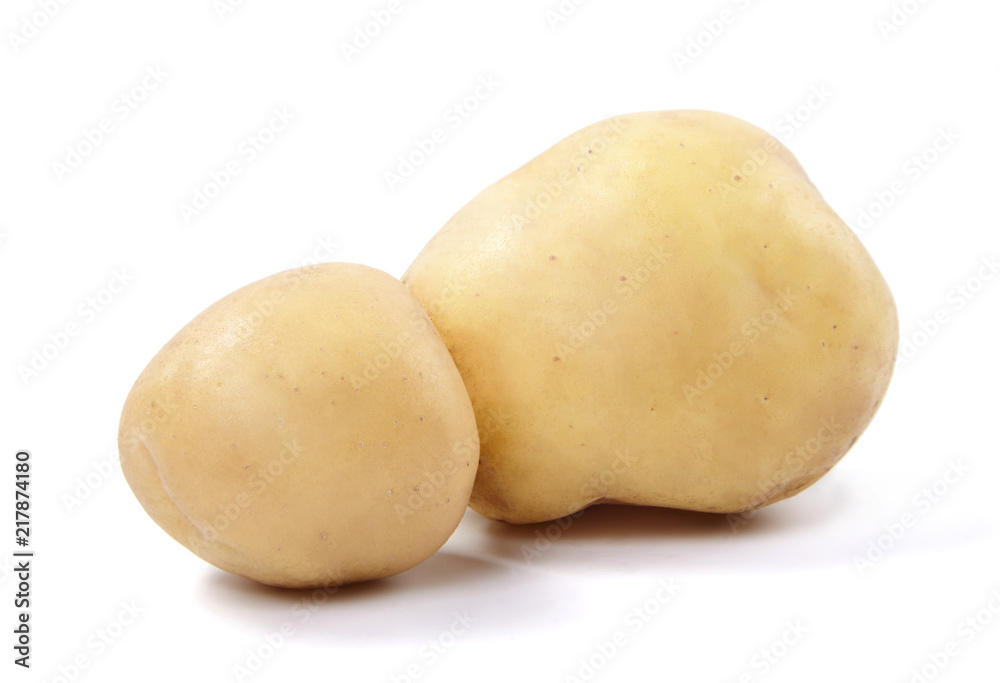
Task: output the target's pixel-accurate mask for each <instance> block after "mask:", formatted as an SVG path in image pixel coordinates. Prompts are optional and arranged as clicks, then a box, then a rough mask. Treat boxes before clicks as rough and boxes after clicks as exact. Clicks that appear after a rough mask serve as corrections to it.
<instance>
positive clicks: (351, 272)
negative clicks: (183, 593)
mask: <svg viewBox="0 0 1000 683" xmlns="http://www.w3.org/2000/svg"><path fill="white" fill-rule="evenodd" d="M478 448H479V445H478V434H477V430H476V424H475V419H474V415H473V412H472V407H471V404H470V402H469V398H468V394H467V393H466V391H465V388H464V386H463V384H462V380H461V377H460V376H459V374H458V371H457V370H456V368H455V365H454V363H453V362H452V359H451V356H450V355H449V354H448V352H447V350H446V348H445V346H444V343H443V342H442V341H441V338H440V336H439V335H438V333H437V332H436V330H435V329H434V327H433V325H432V324H431V323H430V320H429V319H428V318H427V316H426V314H425V313H424V311H423V309H422V308H421V307H420V306H419V304H418V303H417V301H416V300H415V299H414V298H413V297H412V295H411V294H410V293H409V292H408V291H407V290H406V288H405V287H404V286H403V285H402V284H401V283H400V282H399V281H398V280H396V279H395V278H392V277H391V276H389V275H387V274H385V273H383V272H381V271H378V270H375V269H373V268H368V267H365V266H360V265H354V264H344V263H337V264H322V265H318V266H307V267H304V268H298V269H294V270H290V271H286V272H283V273H279V274H277V275H273V276H271V277H268V278H266V279H264V280H260V281H259V282H256V283H253V284H251V285H249V286H247V287H244V288H243V289H240V290H238V291H236V292H234V293H232V294H230V295H229V296H227V297H225V298H224V299H222V300H220V301H218V302H217V303H215V304H213V305H212V306H210V307H209V308H208V309H206V310H205V311H204V312H203V313H201V314H200V315H199V316H197V317H196V318H195V319H194V320H192V321H191V322H190V323H189V324H188V325H187V326H185V327H184V328H183V329H182V330H181V331H180V332H178V333H177V335H176V336H174V338H173V339H171V340H170V342H168V343H167V345H166V346H164V347H163V349H162V350H161V351H160V352H159V353H158V354H157V355H156V356H155V357H154V358H153V360H152V361H151V362H150V363H149V365H148V366H147V367H146V369H145V370H144V371H143V372H142V374H141V375H140V376H139V378H138V380H137V381H136V383H135V385H134V386H133V387H132V390H131V392H130V393H129V395H128V398H127V400H126V402H125V406H124V409H123V411H122V416H121V424H120V429H119V450H120V454H121V463H122V471H123V472H124V474H125V478H126V480H127V481H128V483H129V486H130V487H131V488H132V491H133V492H134V493H135V495H136V498H138V500H139V502H140V503H141V504H142V506H143V508H144V509H145V510H146V512H147V513H148V514H149V515H150V517H152V518H153V520H154V521H155V522H156V523H157V524H159V525H160V526H161V527H162V528H163V529H164V530H165V531H167V533H169V534H170V535H171V536H172V537H173V538H174V539H176V540H177V541H178V542H180V543H181V544H183V545H184V546H186V547H187V548H189V549H190V550H191V551H193V552H194V553H195V554H197V555H198V556H199V557H201V558H203V559H205V560H206V561H208V562H210V563H212V564H213V565H215V566H217V567H219V568H221V569H224V570H226V571H228V572H231V573H233V574H237V575H240V576H244V577H247V578H249V579H253V580H255V581H259V582H261V583H265V584H270V585H275V586H289V587H306V586H321V585H323V586H333V585H338V584H341V583H346V582H350V581H361V580H366V579H374V578H379V577H385V576H391V575H393V574H396V573H399V572H402V571H404V570H406V569H409V568H410V567H413V566H415V565H416V564H418V563H420V562H422V561H423V560H424V559H426V558H427V557H429V556H430V555H431V554H432V553H434V552H435V551H436V550H437V549H438V548H439V547H440V546H441V545H442V544H443V543H444V542H445V541H446V540H447V539H448V537H449V536H450V535H451V534H452V532H453V531H454V529H455V527H456V526H457V525H458V523H459V521H460V520H461V518H462V515H463V513H464V511H465V508H466V504H467V501H468V498H469V493H470V491H471V488H472V482H473V480H474V478H475V472H476V466H477V463H478Z"/></svg>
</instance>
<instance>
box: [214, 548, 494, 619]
mask: <svg viewBox="0 0 1000 683" xmlns="http://www.w3.org/2000/svg"><path fill="white" fill-rule="evenodd" d="M497 573H506V570H505V569H504V568H503V566H502V564H501V563H498V562H497V561H496V560H491V559H489V558H488V557H470V556H468V555H459V554H457V553H452V552H449V551H447V550H441V551H439V552H437V553H435V554H434V555H432V556H431V557H430V558H428V559H427V560H425V561H424V562H422V563H421V564H419V565H417V566H416V567H414V568H412V569H409V570H407V571H405V572H403V573H401V574H397V575H395V576H389V577H386V578H383V579H374V580H372V581H360V582H357V583H346V584H343V585H341V586H331V587H329V588H324V587H322V586H319V587H315V588H279V587H276V586H267V585H264V584H261V583H257V582H255V581H251V580H250V579H244V578H242V577H239V576H234V575H233V574H229V573H227V572H224V571H219V570H216V571H213V572H212V574H211V575H210V576H208V577H207V579H206V587H207V588H208V590H209V591H211V592H212V593H214V594H216V595H220V596H222V599H226V600H228V599H230V598H238V599H240V600H241V601H250V602H252V603H255V604H256V605H257V606H258V607H266V606H268V605H269V604H271V605H277V606H278V607H280V608H286V607H288V606H291V605H294V604H295V603H297V602H300V601H307V602H310V603H312V604H325V603H327V602H338V603H349V602H353V601H357V600H371V599H372V598H375V597H379V596H388V595H391V594H392V593H396V592H400V591H404V592H407V593H412V592H415V591H422V592H436V591H450V590H454V589H455V588H456V587H457V586H461V585H463V584H469V583H477V582H481V581H488V580H489V579H490V577H491V576H492V575H495V574H497Z"/></svg>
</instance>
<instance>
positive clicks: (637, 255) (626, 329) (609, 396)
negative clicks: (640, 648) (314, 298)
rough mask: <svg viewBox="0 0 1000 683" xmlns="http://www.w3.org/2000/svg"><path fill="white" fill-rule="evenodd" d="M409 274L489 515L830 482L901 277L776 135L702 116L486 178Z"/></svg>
mask: <svg viewBox="0 0 1000 683" xmlns="http://www.w3.org/2000/svg"><path fill="white" fill-rule="evenodd" d="M403 281H404V282H405V283H406V284H407V285H408V286H409V287H410V289H411V290H412V291H413V293H414V294H415V295H416V297H417V299H419V300H420V302H421V303H422V304H423V305H424V308H425V309H427V311H428V312H429V314H430V316H431V319H432V320H433V321H434V324H435V326H436V327H437V329H438V331H439V332H440V333H441V335H442V337H443V338H444V340H445V342H446V344H447V345H448V348H449V350H450V351H451V352H452V355H453V357H454V359H455V363H456V365H457V366H458V369H459V371H460V372H461V373H462V377H463V378H464V380H465V384H466V387H467V388H468V390H469V395H470V397H471V399H472V403H473V407H474V408H475V410H476V414H477V415H478V416H484V415H487V414H488V413H489V412H490V411H496V410H500V411H503V412H504V413H505V414H506V415H507V416H508V419H507V420H506V421H505V423H504V426H503V428H502V429H501V431H499V432H498V433H496V434H494V435H492V436H491V438H490V440H489V442H488V443H487V444H484V446H483V448H482V453H481V459H480V467H479V474H478V476H477V479H476V484H475V487H474V490H473V495H472V502H471V505H472V507H473V508H474V509H476V510H477V511H479V512H481V513H482V514H484V515H487V516H489V517H492V518H496V519H503V520H508V521H511V522H538V521H543V520H549V519H553V518H557V517H560V516H563V515H567V514H569V513H572V512H574V511H576V510H578V509H580V508H583V507H586V506H588V505H591V504H594V503H601V502H618V503H631V504H644V505H658V506H667V507H676V508H685V509H691V510H704V511H713V512H739V511H745V510H750V509H753V508H757V507H760V506H762V505H765V504H768V503H771V502H774V501H777V500H780V499H782V498H785V497H788V496H790V495H793V494H795V493H797V492H799V491H801V490H802V489H804V488H806V487H807V486H809V485H810V484H812V483H813V482H815V481H816V480H817V479H818V478H819V477H820V476H822V475H823V474H824V473H825V472H826V471H828V470H829V469H830V468H831V467H832V466H833V465H834V464H835V463H836V462H837V461H838V460H839V459H840V458H841V457H842V456H843V455H844V453H845V452H846V451H847V449H848V448H850V446H851V445H852V444H853V443H854V442H855V440H856V439H857V437H858V435H859V434H861V432H862V431H863V430H864V429H865V426H866V425H867V424H868V422H869V421H870V420H871V418H872V416H873V415H874V413H875V409H876V407H877V406H878V403H879V401H880V399H881V398H882V396H883V394H884V392H885V390H886V387H887V385H888V383H889V377H890V375H891V372H892V367H893V363H894V359H895V352H896V344H897V336H898V329H897V320H896V311H895V306H894V303H893V299H892V296H891V294H890V292H889V288H888V287H887V286H886V283H885V281H884V280H883V279H882V276H881V275H880V274H879V272H878V270H877V269H876V267H875V264H874V263H873V262H872V259H871V258H870V256H869V255H868V253H867V252H866V251H865V249H864V248H863V247H862V245H861V244H860V242H859V241H858V240H857V238H856V237H855V236H854V234H853V233H852V232H851V230H850V229H849V228H848V227H847V226H846V225H845V224H844V222H843V221H842V220H840V218H838V217H837V215H836V214H835V213H834V212H833V210H832V209H831V208H830V207H829V206H828V205H827V204H826V203H825V202H824V201H823V198H822V197H821V196H820V194H819V192H818V191H817V190H816V188H815V187H814V186H813V185H812V183H811V182H810V181H809V179H808V178H807V177H806V174H805V172H804V171H803V170H802V168H801V167H800V166H799V164H798V163H797V162H796V160H795V159H794V158H793V156H792V155H791V153H790V152H789V151H788V150H787V149H785V148H784V147H783V146H782V145H781V144H780V143H778V141H777V140H775V139H774V138H771V137H770V136H768V135H767V134H766V133H765V132H763V131H761V130H760V129H758V128H755V127H754V126H751V125H749V124H747V123H745V122H743V121H740V120H738V119H735V118H732V117H729V116H724V115H721V114H715V113H710V112H699V111H671V112H658V113H643V114H633V115H629V116H623V117H620V118H617V119H613V120H610V121H606V122H603V123H599V124H596V125H594V126H591V127H589V128H586V129H584V130H581V131H579V132H578V133H576V134H574V135H572V136H570V137H569V138H567V139H565V140H563V141H562V142H560V143H558V144H557V145H556V146H554V147H552V148H551V149H549V150H548V151H547V152H545V153H543V154H542V155H541V156H539V157H537V158H536V159H534V160H533V161H531V162H529V163H528V164H526V165H525V166H523V167H522V168H520V169H518V170H516V171H514V172H513V173H512V174H510V175H509V176H507V177H506V178H504V179H502V180H500V181H499V182H497V183H496V184H494V185H492V186H491V187H489V188H487V189H486V190H484V191H483V192H482V193H481V194H479V195H478V196H477V197H476V198H474V199H473V200H472V201H471V202H470V203H469V204H468V205H467V206H466V207H465V208H463V209H462V210H461V211H459V212H458V214H456V215H455V216H454V217H453V218H452V219H451V220H450V221H449V222H448V224H447V225H446V226H445V227H444V228H443V229H442V230H441V231H440V232H439V233H438V234H437V235H436V236H435V237H434V238H433V239H432V240H431V241H430V243H429V244H427V246H426V247H425V248H424V250H423V251H422V252H421V253H420V255H419V256H418V257H417V259H416V260H415V261H414V263H413V265H412V266H411V267H410V269H409V270H408V272H407V273H406V275H404V277H403Z"/></svg>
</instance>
